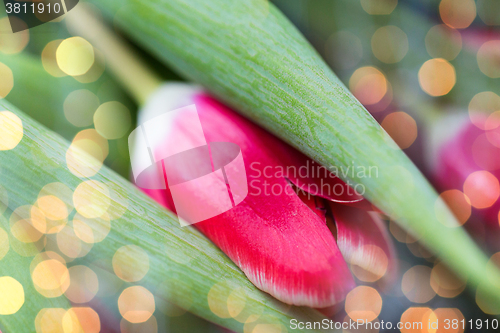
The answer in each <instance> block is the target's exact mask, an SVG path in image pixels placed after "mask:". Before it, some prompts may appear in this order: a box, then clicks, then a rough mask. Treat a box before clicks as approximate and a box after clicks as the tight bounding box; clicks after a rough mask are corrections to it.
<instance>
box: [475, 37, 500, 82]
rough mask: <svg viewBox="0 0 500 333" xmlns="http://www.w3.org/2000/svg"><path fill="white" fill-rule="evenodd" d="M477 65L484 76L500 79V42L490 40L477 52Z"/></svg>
mask: <svg viewBox="0 0 500 333" xmlns="http://www.w3.org/2000/svg"><path fill="white" fill-rule="evenodd" d="M477 64H478V66H479V69H480V70H481V72H483V74H484V75H486V76H488V77H491V78H493V79H497V78H499V77H500V40H490V41H488V42H486V43H484V44H483V45H482V46H481V47H480V48H479V51H477Z"/></svg>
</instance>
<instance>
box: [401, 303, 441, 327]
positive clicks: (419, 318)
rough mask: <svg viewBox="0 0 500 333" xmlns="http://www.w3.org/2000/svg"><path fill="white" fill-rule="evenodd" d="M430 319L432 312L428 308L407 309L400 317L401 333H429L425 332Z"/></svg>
mask: <svg viewBox="0 0 500 333" xmlns="http://www.w3.org/2000/svg"><path fill="white" fill-rule="evenodd" d="M431 317H433V311H432V310H431V309H429V308H419V307H411V308H409V309H408V310H406V311H405V312H404V313H403V314H402V315H401V326H402V327H401V333H423V332H426V333H431V332H429V331H428V330H427V328H428V323H429V319H431ZM434 333H435V332H434Z"/></svg>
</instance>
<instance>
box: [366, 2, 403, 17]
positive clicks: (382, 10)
mask: <svg viewBox="0 0 500 333" xmlns="http://www.w3.org/2000/svg"><path fill="white" fill-rule="evenodd" d="M397 5H398V0H361V7H363V10H364V11H365V12H367V13H368V14H370V15H389V14H390V13H392V12H393V11H394V9H395V8H396V6H397Z"/></svg>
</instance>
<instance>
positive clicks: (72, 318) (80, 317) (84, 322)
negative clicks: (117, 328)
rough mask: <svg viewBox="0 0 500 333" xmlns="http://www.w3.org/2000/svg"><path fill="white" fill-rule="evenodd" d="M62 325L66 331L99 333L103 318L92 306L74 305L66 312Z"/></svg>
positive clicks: (65, 332)
mask: <svg viewBox="0 0 500 333" xmlns="http://www.w3.org/2000/svg"><path fill="white" fill-rule="evenodd" d="M62 326H63V330H64V333H99V332H100V331H101V320H100V319H99V315H98V314H97V312H95V311H94V309H92V308H89V307H74V308H70V309H69V310H68V311H66V313H65V314H64V316H63V318H62Z"/></svg>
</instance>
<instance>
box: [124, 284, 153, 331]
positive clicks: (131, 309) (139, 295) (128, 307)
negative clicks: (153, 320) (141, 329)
mask: <svg viewBox="0 0 500 333" xmlns="http://www.w3.org/2000/svg"><path fill="white" fill-rule="evenodd" d="M118 309H119V310H120V314H121V315H122V317H123V318H125V319H126V320H128V321H129V322H131V323H143V322H145V321H146V320H148V319H149V318H150V317H151V316H152V315H153V313H154V312H155V299H154V296H153V294H152V293H151V292H150V291H149V290H147V289H146V288H144V287H142V286H132V287H128V288H127V289H125V290H124V291H123V292H122V293H121V295H120V297H119V298H118Z"/></svg>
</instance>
